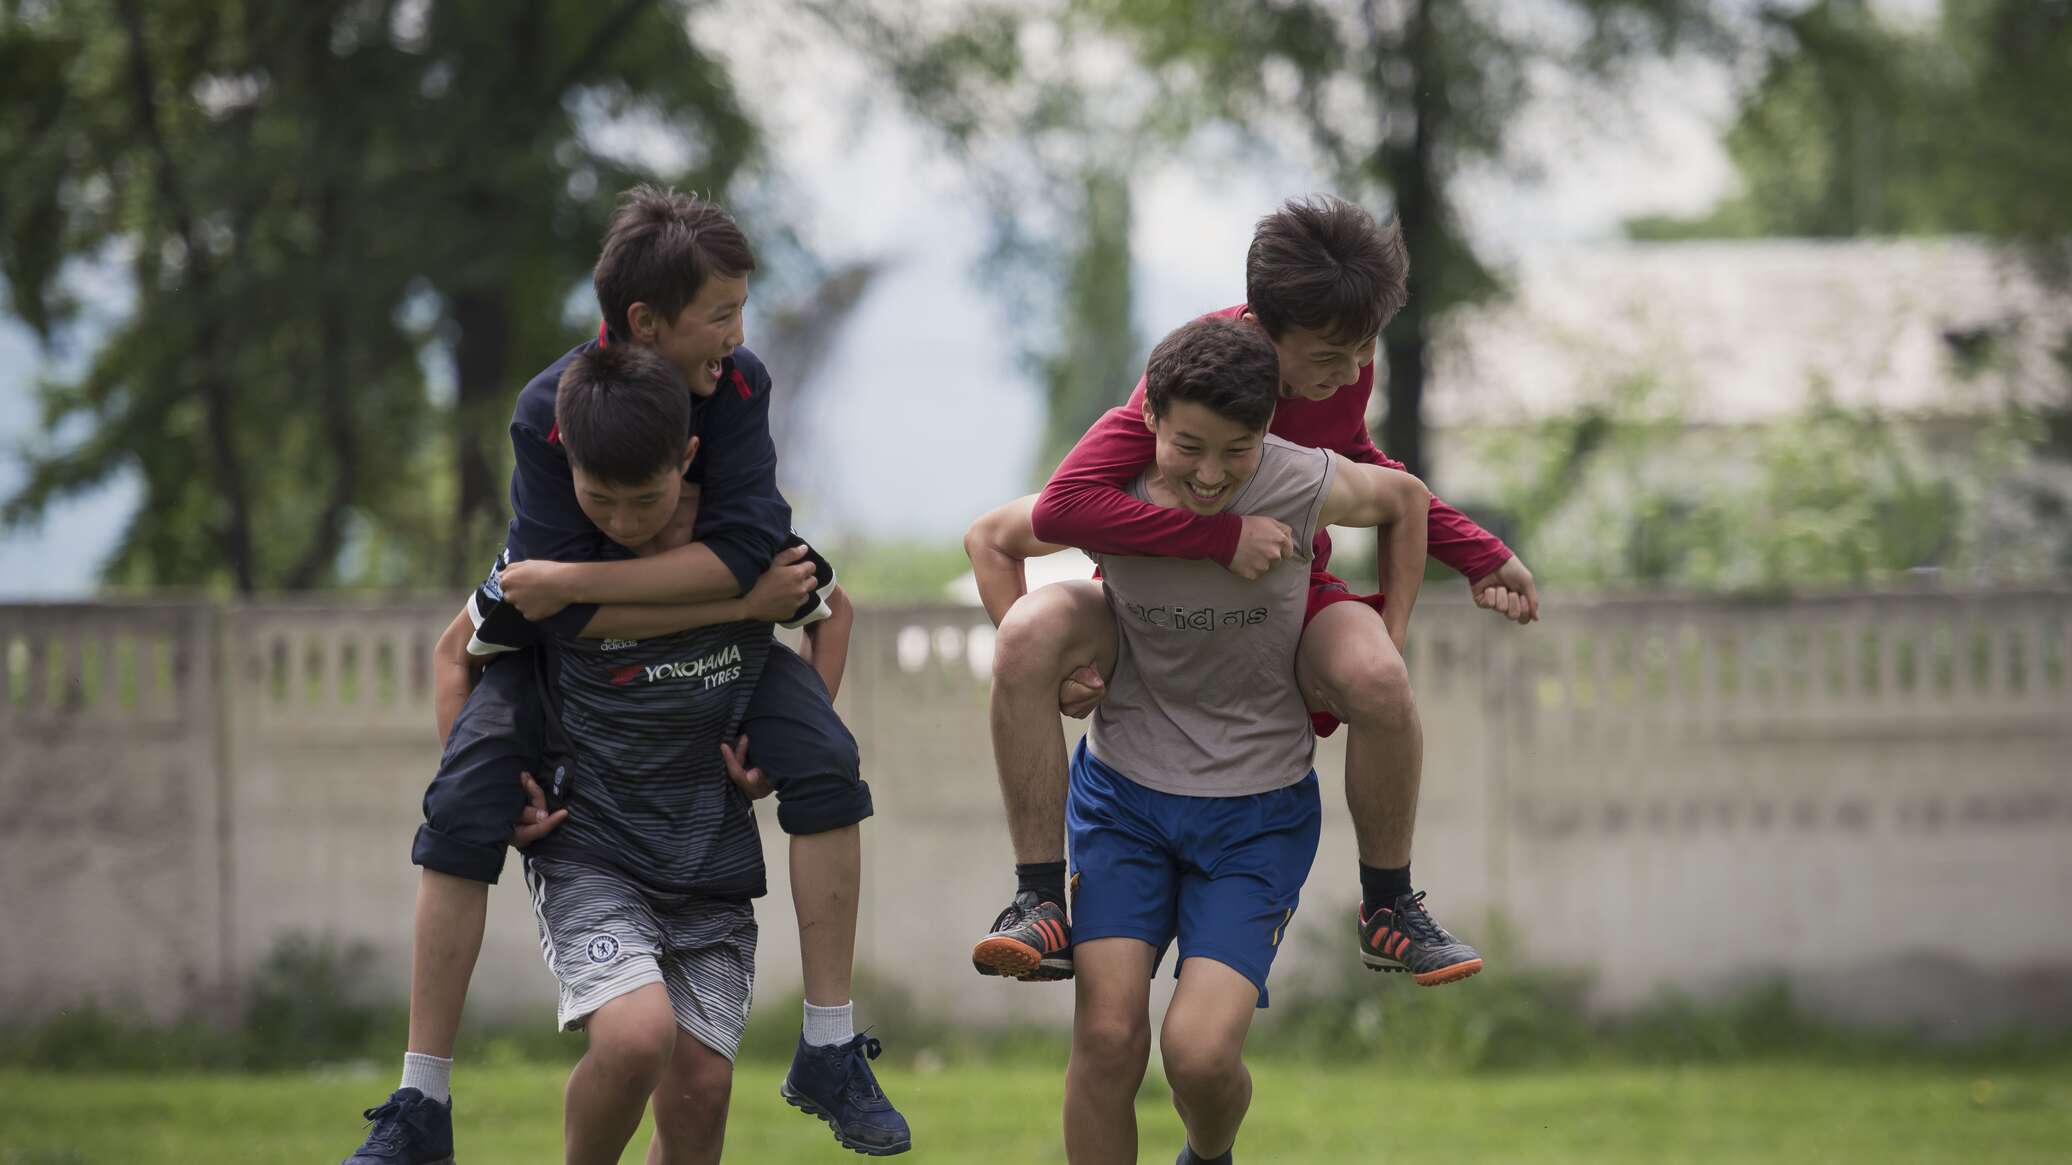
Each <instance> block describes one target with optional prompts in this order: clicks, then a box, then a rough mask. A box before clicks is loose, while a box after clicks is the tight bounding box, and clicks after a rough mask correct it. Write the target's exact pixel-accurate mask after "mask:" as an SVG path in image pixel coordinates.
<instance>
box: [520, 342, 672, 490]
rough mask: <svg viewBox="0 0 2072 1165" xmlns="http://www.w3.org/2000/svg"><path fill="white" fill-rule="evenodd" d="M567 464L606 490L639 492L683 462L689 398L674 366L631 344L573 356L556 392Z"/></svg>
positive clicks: (556, 413) (556, 425)
mask: <svg viewBox="0 0 2072 1165" xmlns="http://www.w3.org/2000/svg"><path fill="white" fill-rule="evenodd" d="M554 428H555V431H556V432H558V433H559V434H560V435H561V446H562V448H564V449H566V450H568V459H569V461H570V462H571V463H572V464H574V465H576V466H578V467H580V468H581V469H582V471H583V472H584V473H587V474H590V475H592V476H594V477H597V478H599V479H600V480H602V481H605V482H609V483H610V484H612V485H620V486H634V485H643V484H645V483H647V482H648V481H649V480H651V479H652V478H653V477H654V476H655V475H656V474H658V473H660V472H662V471H663V470H665V469H674V468H676V467H677V466H678V465H680V464H682V462H683V450H684V445H685V444H686V443H688V442H689V441H690V431H691V391H690V389H689V388H688V387H686V386H685V384H684V382H683V377H682V375H681V374H679V373H678V372H677V371H676V366H675V365H673V364H671V363H669V361H667V360H664V359H663V358H662V357H661V356H659V355H657V354H655V353H654V352H651V351H649V350H647V349H646V348H642V347H640V346H639V345H637V344H611V345H601V346H599V347H595V348H592V349H590V350H589V351H587V352H579V353H577V354H576V356H575V358H574V359H572V360H570V361H569V362H568V367H567V368H565V369H563V370H562V372H561V383H560V384H559V385H558V386H557V387H556V388H555V390H554Z"/></svg>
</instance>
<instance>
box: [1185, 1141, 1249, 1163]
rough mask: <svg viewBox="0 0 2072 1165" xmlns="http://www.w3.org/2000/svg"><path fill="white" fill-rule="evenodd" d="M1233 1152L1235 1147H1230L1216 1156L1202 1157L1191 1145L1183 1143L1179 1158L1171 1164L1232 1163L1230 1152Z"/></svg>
mask: <svg viewBox="0 0 2072 1165" xmlns="http://www.w3.org/2000/svg"><path fill="white" fill-rule="evenodd" d="M1235 1152H1237V1150H1236V1149H1235V1148H1230V1149H1225V1150H1223V1152H1222V1153H1221V1154H1220V1155H1218V1156H1215V1157H1204V1156H1202V1155H1201V1154H1199V1153H1196V1152H1195V1151H1194V1146H1193V1145H1185V1146H1183V1147H1182V1148H1181V1149H1180V1159H1179V1160H1178V1161H1175V1162H1173V1165H1232V1157H1231V1154H1233V1153H1235Z"/></svg>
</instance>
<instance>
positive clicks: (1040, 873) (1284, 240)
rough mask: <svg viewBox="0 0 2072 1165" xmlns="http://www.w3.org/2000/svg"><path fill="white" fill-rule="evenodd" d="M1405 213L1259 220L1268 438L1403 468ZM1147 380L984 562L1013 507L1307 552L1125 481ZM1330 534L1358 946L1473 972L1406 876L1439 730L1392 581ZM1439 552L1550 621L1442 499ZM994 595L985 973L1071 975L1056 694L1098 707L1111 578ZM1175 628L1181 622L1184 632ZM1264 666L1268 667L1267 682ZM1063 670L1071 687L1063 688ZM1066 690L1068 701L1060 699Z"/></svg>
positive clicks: (1343, 207)
mask: <svg viewBox="0 0 2072 1165" xmlns="http://www.w3.org/2000/svg"><path fill="white" fill-rule="evenodd" d="M1408 274H1409V260H1408V257H1407V255H1406V254H1405V251H1404V248H1403V239H1402V233H1401V230H1400V228H1398V227H1397V226H1396V224H1394V223H1393V222H1392V223H1390V224H1389V225H1388V226H1387V227H1386V228H1384V227H1382V226H1380V225H1379V224H1377V223H1376V222H1375V220H1374V219H1373V217H1372V216H1371V215H1369V214H1368V213H1367V212H1366V211H1364V210H1362V209H1360V208H1359V207H1357V206H1354V205H1352V204H1351V203H1348V202H1345V201H1343V200H1341V199H1337V198H1332V197H1329V196H1321V197H1316V198H1310V199H1298V200H1295V201H1291V202H1289V203H1288V204H1287V205H1285V206H1283V207H1282V208H1281V209H1280V210H1279V211H1277V212H1275V213H1274V214H1271V215H1268V216H1267V217H1266V218H1264V219H1262V220H1260V223H1259V226H1258V229H1257V230H1256V231H1255V233H1254V235H1253V240H1252V246H1251V250H1250V252H1249V254H1248V256H1247V261H1246V293H1247V300H1248V302H1247V303H1245V304H1241V305H1239V306H1237V307H1232V308H1227V309H1225V310H1223V311H1220V312H1214V313H1211V314H1212V315H1216V316H1223V317H1229V318H1238V319H1246V320H1251V321H1253V322H1254V323H1257V324H1258V325H1259V326H1261V327H1262V328H1264V329H1265V330H1266V333H1267V336H1268V337H1269V338H1270V339H1271V340H1272V341H1273V344H1274V347H1275V349H1276V351H1277V353H1278V354H1279V357H1280V367H1281V379H1282V391H1281V400H1280V403H1279V406H1278V408H1277V409H1276V410H1275V413H1274V418H1273V425H1272V429H1271V431H1272V433H1273V434H1274V435H1275V436H1278V437H1281V438H1283V439H1284V440H1288V441H1292V442H1295V443H1297V444H1301V445H1305V446H1310V447H1314V448H1322V449H1328V450H1331V451H1334V452H1337V453H1340V454H1343V455H1344V456H1345V457H1347V458H1348V459H1350V460H1353V461H1357V462H1365V463H1368V464H1374V465H1382V466H1387V467H1389V468H1402V465H1401V463H1400V462H1396V461H1391V460H1389V459H1388V458H1387V457H1386V456H1384V455H1383V454H1382V452H1381V451H1380V450H1379V449H1377V448H1375V446H1374V441H1373V439H1372V437H1371V436H1369V434H1368V431H1367V417H1366V414H1367V402H1368V399H1369V398H1370V397H1371V396H1372V394H1373V390H1374V371H1373V359H1374V346H1375V342H1376V340H1377V338H1378V337H1379V335H1380V332H1381V329H1382V327H1383V325H1385V324H1386V323H1387V322H1388V321H1389V320H1390V319H1391V318H1393V317H1394V316H1395V314H1396V312H1397V311H1399V310H1401V308H1402V305H1403V302H1404V299H1405V298H1406V295H1407V289H1406V280H1407V277H1408ZM1143 401H1144V385H1143V383H1142V382H1141V381H1140V382H1139V383H1138V385H1137V389H1136V392H1135V393H1134V394H1132V396H1131V398H1130V401H1129V403H1128V404H1127V405H1126V406H1124V407H1121V408H1116V409H1111V410H1109V412H1108V413H1107V414H1106V415H1104V416H1103V417H1102V418H1101V419H1100V420H1099V421H1097V422H1095V424H1094V426H1093V427H1092V428H1091V429H1089V430H1088V431H1087V434H1086V436H1084V437H1082V438H1081V439H1080V441H1079V444H1078V445H1077V446H1076V447H1075V448H1074V449H1073V450H1072V452H1071V453H1070V454H1069V455H1067V457H1066V458H1065V461H1064V463H1063V464H1061V465H1060V466H1059V467H1058V469H1057V472H1056V473H1055V474H1053V475H1052V477H1051V480H1050V483H1049V485H1047V486H1045V487H1044V490H1043V492H1042V494H1041V495H1040V496H1039V497H1038V498H1037V499H1035V501H1034V506H1033V512H1029V511H1027V509H1026V507H1027V506H1028V505H1029V503H1028V502H1026V501H1024V502H1020V503H1010V504H1009V506H1006V507H1002V508H1001V510H997V511H995V512H994V513H992V514H989V515H987V516H986V517H984V518H981V519H980V520H979V521H978V523H976V524H975V525H974V526H973V527H972V530H971V532H970V534H969V535H968V536H967V537H966V540H965V545H966V549H967V550H968V551H969V552H970V553H971V554H972V555H973V558H974V561H977V560H978V559H979V558H980V557H982V556H986V555H997V554H1005V555H1009V556H1014V544H1013V540H1012V539H1011V538H1008V537H1006V536H1004V535H1002V534H1001V531H1003V530H1004V529H1007V528H1011V527H1012V526H1013V522H1012V521H1010V520H1009V519H1010V518H1012V517H1013V516H1014V515H1013V514H1011V513H1010V511H1015V510H1018V509H1019V510H1021V512H1022V514H1023V515H1024V516H1022V517H1021V521H1022V523H1023V524H1024V526H1025V527H1026V525H1029V524H1033V527H1034V532H1035V535H1036V537H1037V538H1038V539H1040V540H1041V541H1043V542H1046V543H1055V544H1062V545H1072V546H1079V547H1082V548H1084V549H1086V550H1088V551H1089V552H1093V553H1105V554H1124V555H1156V556H1162V557H1170V558H1197V559H1213V560H1215V561H1217V562H1220V563H1222V564H1223V565H1224V566H1226V567H1228V568H1229V569H1230V570H1231V571H1232V572H1234V573H1236V574H1239V575H1242V576H1244V577H1246V578H1256V577H1258V576H1259V575H1261V574H1263V573H1264V572H1265V571H1266V570H1267V569H1268V568H1270V567H1271V566H1272V565H1273V564H1274V563H1275V562H1277V561H1279V560H1280V559H1281V558H1283V557H1285V556H1287V555H1289V554H1290V553H1291V552H1292V551H1293V547H1292V546H1291V545H1290V534H1289V531H1288V529H1287V527H1286V526H1284V525H1282V524H1281V523H1279V522H1276V521H1274V520H1273V519H1271V518H1267V517H1263V516H1260V515H1239V514H1235V513H1231V512H1228V511H1225V512H1221V513H1214V514H1197V513H1193V512H1190V511H1189V510H1187V509H1184V508H1181V509H1174V508H1169V507H1158V506H1151V505H1147V504H1145V503H1143V502H1140V501H1138V500H1136V499H1135V498H1133V497H1131V496H1130V495H1129V494H1128V493H1127V492H1126V491H1127V487H1128V485H1129V483H1130V482H1131V481H1132V480H1134V479H1135V478H1136V477H1137V476H1138V475H1139V474H1140V473H1142V471H1143V468H1144V466H1145V465H1146V464H1148V463H1149V462H1150V461H1151V460H1152V459H1153V455H1154V450H1155V440H1154V438H1153V436H1152V434H1151V433H1150V432H1149V431H1148V430H1147V429H1146V428H1145V425H1144V421H1143ZM1330 553H1331V545H1330V537H1329V535H1328V534H1327V533H1325V532H1322V531H1320V532H1318V534H1317V536H1316V540H1315V543H1314V559H1313V564H1312V573H1311V579H1310V594H1309V603H1308V610H1307V612H1306V615H1305V619H1304V629H1303V635H1302V640H1301V647H1300V651H1299V654H1298V659H1297V668H1296V675H1295V676H1294V677H1292V678H1294V680H1295V681H1296V682H1297V683H1298V684H1299V685H1300V688H1301V691H1302V694H1303V697H1304V699H1305V701H1306V702H1307V703H1308V705H1309V708H1310V710H1311V712H1312V719H1313V724H1314V727H1315V730H1316V732H1317V734H1318V735H1323V736H1328V735H1330V734H1331V733H1332V732H1334V731H1336V730H1337V727H1338V725H1339V723H1340V722H1345V723H1347V724H1349V725H1350V726H1351V731H1350V734H1349V737H1348V741H1347V748H1346V803H1347V806H1348V808H1349V809H1350V810H1351V815H1352V818H1353V828H1354V833H1355V835H1356V837H1357V839H1358V844H1359V854H1360V884H1361V906H1360V915H1359V922H1360V928H1359V929H1360V947H1361V956H1362V959H1363V960H1364V961H1365V962H1366V964H1367V965H1368V966H1369V967H1372V968H1374V969H1377V970H1388V971H1408V972H1410V973H1411V974H1412V975H1413V976H1415V978H1416V980H1417V982H1419V983H1420V984H1423V985H1426V986H1432V985H1437V984H1440V983H1449V982H1453V981H1456V980H1458V979H1463V978H1466V977H1467V976H1469V975H1472V974H1474V973H1475V972H1476V971H1478V970H1480V969H1481V967H1482V959H1481V956H1480V955H1479V954H1478V953H1477V952H1476V951H1475V950H1474V948H1473V947H1471V946H1469V945H1468V944H1466V943H1463V942H1460V941H1459V940H1457V939H1455V938H1453V937H1452V936H1451V935H1449V934H1448V933H1447V932H1446V931H1445V930H1444V929H1443V928H1442V927H1440V926H1439V925H1438V924H1437V923H1436V922H1435V921H1434V920H1433V919H1432V917H1431V915H1430V914H1429V913H1428V912H1427V911H1426V909H1425V907H1424V905H1423V898H1424V895H1423V894H1421V893H1418V892H1416V891H1415V890H1414V889H1413V888H1412V885H1411V881H1410V849H1411V838H1412V834H1413V832H1414V829H1415V822H1416V812H1417V791H1418V785H1419V782H1420V779H1421V770H1422V765H1423V751H1424V742H1423V734H1422V729H1421V727H1420V725H1419V723H1418V717H1417V710H1416V706H1415V704H1414V703H1413V702H1412V700H1411V695H1410V683H1409V675H1408V672H1407V671H1406V669H1405V668H1404V665H1403V658H1402V653H1401V647H1402V645H1401V643H1399V642H1397V641H1395V640H1394V639H1393V638H1392V636H1391V634H1390V632H1389V630H1388V628H1387V627H1386V626H1385V625H1384V623H1383V621H1382V618H1381V611H1382V609H1383V606H1384V602H1385V599H1384V596H1381V595H1359V594H1355V593H1353V591H1352V589H1351V588H1350V587H1348V586H1347V585H1346V584H1345V583H1344V582H1343V581H1342V580H1340V579H1339V578H1337V577H1336V576H1334V575H1332V574H1331V573H1330V572H1329V570H1328V564H1329V560H1330ZM1428 553H1429V555H1430V556H1431V557H1433V558H1436V559H1438V560H1439V561H1441V562H1443V563H1445V564H1446V565H1448V566H1450V567H1452V568H1453V569H1455V570H1457V571H1459V572H1460V573H1461V574H1462V575H1464V576H1466V577H1467V578H1468V580H1469V582H1470V586H1471V589H1472V591H1473V593H1474V595H1475V601H1476V603H1477V605H1478V606H1481V607H1483V608H1485V609H1488V610H1492V611H1495V612H1497V613H1498V614H1500V615H1502V616H1504V617H1505V618H1508V619H1511V620H1513V621H1515V622H1517V623H1520V624H1524V623H1529V622H1532V621H1533V620H1534V619H1536V618H1538V614H1539V598H1538V594H1537V591H1536V590H1535V588H1534V585H1533V580H1532V574H1531V572H1530V571H1528V570H1527V569H1526V568H1525V564H1524V563H1522V562H1520V561H1519V560H1518V559H1517V557H1516V556H1515V555H1513V554H1512V553H1511V551H1510V548H1509V547H1507V546H1505V545H1504V543H1503V542H1502V540H1500V539H1498V538H1497V537H1496V536H1495V535H1493V534H1490V533H1489V532H1488V531H1486V530H1484V529H1482V528H1481V527H1480V526H1478V525H1476V524H1475V523H1474V522H1473V521H1472V520H1470V519H1469V518H1468V517H1467V516H1466V515H1464V514H1462V513H1461V512H1460V511H1458V510H1455V509H1453V508H1452V507H1451V506H1448V505H1446V504H1445V503H1443V502H1441V501H1439V500H1438V499H1436V498H1434V499H1433V500H1432V503H1431V511H1430V518H1429V536H1428ZM994 605H999V606H1002V608H1003V609H1000V610H991V609H990V608H989V613H990V614H991V615H992V616H993V619H994V621H995V622H996V623H998V624H999V627H1000V634H999V637H998V639H997V641H996V648H995V655H994V685H993V697H992V709H991V719H992V730H993V750H994V757H995V760H996V763H997V765H998V767H999V771H1000V784H1001V792H1002V796H1003V798H1004V800H1005V801H1006V803H1007V811H1008V828H1009V833H1010V835H1011V837H1012V839H1013V843H1014V850H1015V860H1016V866H1015V872H1016V878H1017V883H1018V889H1017V892H1016V895H1015V899H1014V902H1013V903H1012V904H1011V905H1010V906H1009V907H1008V908H1007V909H1006V910H1005V911H1003V912H1002V913H1001V915H1000V918H999V919H998V920H997V921H996V922H995V923H994V927H993V931H992V933H990V934H988V935H987V936H986V938H985V939H984V940H982V941H981V942H980V943H979V944H978V945H977V946H976V947H975V948H974V949H973V952H972V961H973V963H974V965H976V966H977V967H978V969H979V970H980V971H981V972H982V973H985V974H1001V975H1009V976H1013V977H1018V978H1029V979H1058V978H1065V977H1068V976H1069V975H1070V974H1071V942H1070V929H1069V925H1068V922H1067V918H1066V911H1065V901H1064V899H1065V893H1064V862H1063V860H1062V859H1063V856H1064V854H1063V849H1064V846H1063V833H1064V800H1065V767H1066V766H1065V746H1064V739H1063V736H1062V734H1061V733H1060V732H1059V731H1058V726H1057V721H1056V717H1055V712H1054V711H1053V709H1055V708H1057V707H1059V706H1060V704H1061V703H1062V705H1063V707H1064V710H1065V711H1066V712H1067V713H1068V714H1073V715H1079V716H1084V715H1086V714H1087V712H1089V711H1090V710H1091V709H1092V707H1093V706H1094V704H1095V703H1098V701H1099V699H1100V698H1101V696H1102V694H1103V692H1102V677H1101V676H1100V675H1099V674H1098V672H1096V671H1095V670H1094V669H1093V668H1092V667H1090V666H1089V664H1090V662H1091V660H1092V659H1093V658H1094V656H1093V653H1092V651H1091V650H1090V648H1089V646H1088V645H1089V643H1091V642H1092V641H1093V640H1094V639H1095V638H1096V634H1095V633H1096V631H1097V630H1098V629H1099V628H1101V627H1102V625H1103V624H1104V622H1105V621H1107V620H1109V619H1111V618H1112V616H1111V615H1110V613H1109V612H1108V610H1107V608H1106V605H1105V603H1104V601H1103V599H1102V597H1101V589H1100V587H1099V585H1098V584H1096V583H1091V582H1087V583H1062V584H1057V585H1053V586H1049V587H1044V588H1041V589H1039V590H1038V591H1037V592H1035V593H1034V594H1031V595H1028V596H1026V597H1025V598H1022V599H1020V600H1019V601H1014V602H1013V605H1012V610H1011V611H1009V610H1007V609H1005V604H1004V603H1000V602H998V601H997V600H996V602H995V604H994ZM1176 633H1184V632H1179V631H1178V630H1177V629H1176ZM1262 678H1264V677H1262ZM1061 683H1062V685H1063V686H1062V688H1061V686H1060V685H1061ZM1061 696H1062V700H1061Z"/></svg>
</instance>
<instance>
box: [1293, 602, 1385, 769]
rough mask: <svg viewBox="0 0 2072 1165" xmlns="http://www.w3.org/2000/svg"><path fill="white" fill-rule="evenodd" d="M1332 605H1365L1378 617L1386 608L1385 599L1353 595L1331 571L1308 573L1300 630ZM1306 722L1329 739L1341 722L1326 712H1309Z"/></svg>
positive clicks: (1305, 627)
mask: <svg viewBox="0 0 2072 1165" xmlns="http://www.w3.org/2000/svg"><path fill="white" fill-rule="evenodd" d="M1333 603H1365V604H1367V605H1368V606H1370V607H1372V608H1374V613H1375V614H1377V615H1379V614H1381V612H1382V608H1384V607H1386V606H1387V605H1388V596H1387V595H1356V594H1354V593H1353V590H1352V588H1351V587H1349V586H1347V585H1346V584H1345V580H1344V579H1342V578H1339V577H1338V576H1337V575H1335V574H1332V573H1331V572H1330V571H1328V570H1316V571H1311V572H1310V575H1309V606H1308V607H1307V608H1305V609H1304V610H1303V612H1302V629H1303V630H1304V631H1307V630H1309V621H1310V620H1311V619H1314V618H1316V617H1317V612H1318V611H1321V610H1323V609H1324V608H1325V607H1328V606H1330V605H1331V604H1333ZM1309 723H1310V726H1311V727H1313V728H1315V729H1316V732H1317V735H1318V736H1329V735H1331V734H1332V733H1334V732H1336V731H1338V725H1339V724H1340V723H1341V721H1340V720H1339V719H1338V717H1336V716H1333V715H1332V714H1330V713H1329V712H1311V713H1310V714H1309Z"/></svg>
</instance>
